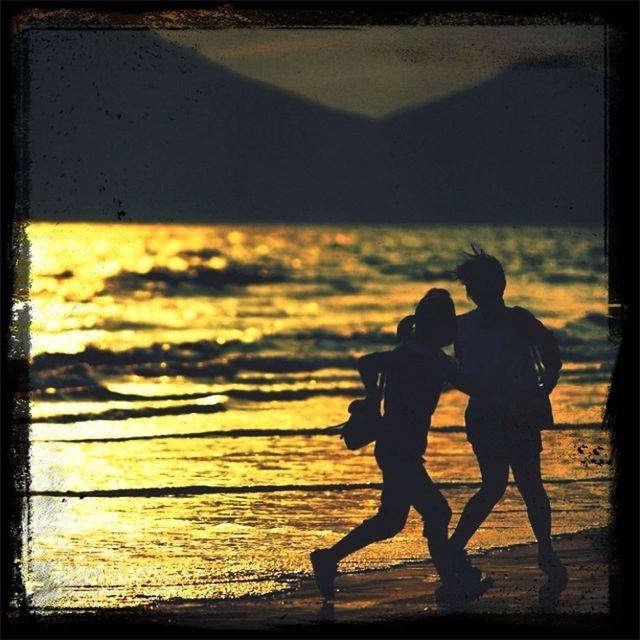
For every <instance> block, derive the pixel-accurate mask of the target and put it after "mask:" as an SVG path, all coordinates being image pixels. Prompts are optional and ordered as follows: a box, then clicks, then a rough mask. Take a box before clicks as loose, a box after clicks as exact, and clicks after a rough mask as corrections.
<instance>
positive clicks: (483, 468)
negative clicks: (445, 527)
mask: <svg viewBox="0 0 640 640" xmlns="http://www.w3.org/2000/svg"><path fill="white" fill-rule="evenodd" d="M487 449H488V450H487ZM474 451H475V453H476V456H477V458H478V465H479V466H480V473H481V475H482V484H481V486H480V489H479V490H478V492H477V493H476V494H474V495H473V496H471V498H470V500H469V502H467V504H466V506H465V507H464V509H463V511H462V515H461V516H460V520H459V521H458V524H457V525H456V529H455V531H454V532H453V535H452V536H451V540H450V544H451V545H452V548H453V549H454V550H455V551H461V550H463V549H464V548H465V547H466V546H467V543H468V542H469V540H470V539H471V537H472V536H473V534H474V533H475V532H476V531H477V530H478V527H479V526H480V525H481V524H482V523H483V522H484V521H485V520H486V518H487V516H488V515H489V514H490V513H491V511H492V510H493V508H494V507H495V506H496V504H497V503H498V501H499V500H500V498H502V496H503V495H504V492H505V490H506V488H507V482H508V480H509V461H508V460H507V458H506V457H505V456H504V455H502V454H497V453H496V452H495V451H491V449H489V448H488V447H487V448H482V449H480V448H478V449H475V448H474Z"/></svg>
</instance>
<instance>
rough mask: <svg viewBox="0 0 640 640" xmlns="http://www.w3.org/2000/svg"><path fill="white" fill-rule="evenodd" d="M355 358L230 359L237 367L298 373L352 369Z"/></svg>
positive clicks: (245, 357) (250, 369)
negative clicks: (329, 369)
mask: <svg viewBox="0 0 640 640" xmlns="http://www.w3.org/2000/svg"><path fill="white" fill-rule="evenodd" d="M356 362H357V358H355V357H333V356H318V357H315V358H314V357H306V356H300V357H296V356H240V357H237V358H233V359H231V360H230V363H231V364H232V365H234V366H235V367H237V368H238V369H245V370H248V371H261V372H263V373H298V372H304V371H318V370H320V369H328V368H331V369H354V368H355V366H356Z"/></svg>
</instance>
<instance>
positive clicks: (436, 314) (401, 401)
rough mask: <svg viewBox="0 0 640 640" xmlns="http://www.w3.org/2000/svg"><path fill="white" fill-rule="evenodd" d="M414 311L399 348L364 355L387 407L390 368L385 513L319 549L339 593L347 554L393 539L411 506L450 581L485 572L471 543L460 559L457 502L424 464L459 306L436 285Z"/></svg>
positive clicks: (370, 381) (374, 398) (364, 368)
mask: <svg viewBox="0 0 640 640" xmlns="http://www.w3.org/2000/svg"><path fill="white" fill-rule="evenodd" d="M413 319H414V322H415V332H414V335H413V336H411V328H412V327H411V317H408V318H405V319H404V320H402V321H401V323H400V324H399V325H398V336H399V338H400V339H401V343H400V344H399V345H398V346H397V347H396V348H395V349H394V350H393V351H385V352H379V353H371V354H369V355H366V356H364V357H363V358H361V359H360V361H359V370H360V375H361V377H362V381H363V383H364V386H365V389H366V391H367V399H368V401H369V402H371V403H374V404H375V405H376V408H377V410H378V411H379V407H380V402H381V400H382V397H381V391H380V387H379V384H378V378H379V376H380V375H382V374H384V380H385V382H384V391H383V395H384V428H383V430H382V433H381V434H380V435H379V436H378V439H377V441H376V445H375V457H376V461H377V463H378V466H379V467H380V469H381V470H382V479H383V487H382V495H381V498H380V508H379V510H378V513H377V514H376V515H375V516H373V517H372V518H370V519H368V520H365V521H364V522H363V523H362V524H360V525H358V526H357V527H356V528H355V529H353V531H351V532H350V533H348V534H347V535H346V536H345V537H344V538H342V539H341V540H340V541H338V542H337V543H336V544H335V545H333V546H332V547H331V548H329V549H318V550H316V551H314V552H312V554H311V562H312V565H313V570H314V574H315V579H316V584H317V585H318V588H319V590H320V592H321V593H322V595H323V596H325V597H326V598H332V597H333V592H334V587H333V583H334V580H335V577H336V574H337V565H338V563H339V562H340V560H342V559H343V558H345V557H346V556H348V555H349V554H351V553H353V552H354V551H357V550H358V549H361V548H363V547H365V546H367V545H369V544H371V543H373V542H376V541H379V540H384V539H385V538H391V537H393V536H394V535H396V534H397V533H398V532H399V531H401V530H402V528H403V527H404V525H405V522H406V520H407V516H408V514H409V510H410V508H411V506H414V507H415V508H416V510H417V511H418V512H419V513H420V515H421V516H422V519H423V521H424V535H425V537H426V538H427V541H428V545H429V550H430V553H431V557H432V559H433V562H434V565H435V567H436V569H437V571H438V573H439V574H440V577H441V579H442V581H443V584H447V583H451V582H455V581H465V582H469V581H470V580H472V579H475V580H479V578H480V572H479V571H477V570H476V569H474V568H472V567H471V566H470V565H469V564H468V563H467V562H466V555H465V553H464V550H462V549H461V550H460V552H459V554H457V556H456V557H455V558H452V557H451V555H450V552H449V546H448V542H447V540H448V525H449V521H450V519H451V509H450V508H449V505H448V504H447V501H446V500H445V498H444V497H443V496H442V494H441V493H440V491H439V490H438V488H437V487H436V486H435V484H434V483H433V481H432V480H431V478H430V477H429V475H428V473H427V471H426V470H425V468H424V464H423V462H424V461H423V458H422V455H423V454H424V453H425V450H426V445H427V431H428V428H429V424H430V418H431V415H432V414H433V412H434V410H435V408H436V405H437V403H438V399H439V397H440V392H441V390H442V384H443V382H444V381H445V379H448V380H452V379H453V378H455V377H456V376H457V370H456V366H455V364H454V362H453V361H452V359H450V358H448V357H447V356H446V355H445V354H444V353H443V351H442V347H444V346H446V345H448V344H451V343H452V342H453V337H454V330H455V310H454V306H453V302H452V300H451V298H450V297H449V294H448V292H446V291H444V290H442V289H431V290H430V291H429V292H428V293H427V295H426V296H425V297H424V298H423V299H422V300H421V301H420V303H419V304H418V306H417V308H416V312H415V316H413Z"/></svg>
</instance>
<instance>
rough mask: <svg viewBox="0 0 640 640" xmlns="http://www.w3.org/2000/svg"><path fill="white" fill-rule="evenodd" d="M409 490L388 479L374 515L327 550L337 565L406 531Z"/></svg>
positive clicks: (328, 556)
mask: <svg viewBox="0 0 640 640" xmlns="http://www.w3.org/2000/svg"><path fill="white" fill-rule="evenodd" d="M409 509H410V502H409V495H408V490H407V489H406V488H405V487H403V486H402V483H400V482H397V481H396V480H395V479H394V480H393V481H389V480H388V479H387V478H385V479H384V484H383V488H382V495H381V496H380V508H379V509H378V513H376V515H375V516H373V517H372V518H368V519H367V520H365V521H364V522H362V523H361V524H359V525H358V526H357V527H356V528H355V529H353V530H352V531H350V532H349V533H347V535H346V536H344V538H342V539H341V540H339V541H338V542H336V544H334V545H333V546H332V547H330V548H329V549H327V556H326V557H327V558H330V559H331V561H332V562H335V563H336V564H337V563H338V562H340V560H342V559H343V558H346V557H347V556H348V555H350V554H352V553H353V552H354V551H358V549H362V548H363V547H366V546H367V545H370V544H371V543H373V542H378V541H380V540H386V539H387V538H392V537H393V536H395V535H396V534H397V533H399V532H400V531H402V529H403V527H404V525H405V523H406V521H407V516H408V515H409Z"/></svg>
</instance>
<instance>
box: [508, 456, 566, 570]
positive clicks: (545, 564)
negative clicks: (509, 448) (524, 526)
mask: <svg viewBox="0 0 640 640" xmlns="http://www.w3.org/2000/svg"><path fill="white" fill-rule="evenodd" d="M511 468H512V470H513V478H514V480H515V483H516V485H517V487H518V490H519V491H520V494H521V495H522V499H523V500H524V503H525V505H526V507H527V514H528V515H529V522H530V523H531V528H532V529H533V533H534V535H535V536H536V540H537V541H538V559H539V564H540V568H541V569H542V570H543V571H544V572H545V573H547V574H548V575H549V576H550V577H551V578H553V579H556V580H558V581H566V577H567V576H566V569H565V568H564V565H563V564H562V563H561V562H560V559H559V558H558V556H557V555H556V553H555V552H554V550H553V546H552V544H551V505H550V504H549V496H548V495H547V492H546V490H545V488H544V485H543V483H542V474H541V472H540V450H539V449H538V448H537V447H535V446H532V447H528V448H524V447H523V449H522V450H520V451H518V452H517V453H516V455H514V456H513V458H512V460H511Z"/></svg>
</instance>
